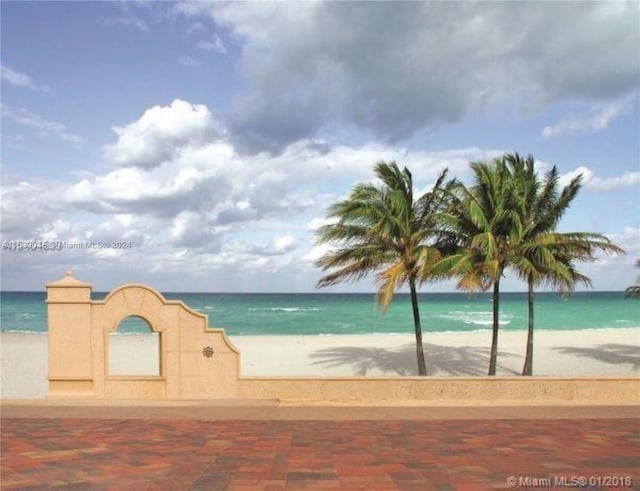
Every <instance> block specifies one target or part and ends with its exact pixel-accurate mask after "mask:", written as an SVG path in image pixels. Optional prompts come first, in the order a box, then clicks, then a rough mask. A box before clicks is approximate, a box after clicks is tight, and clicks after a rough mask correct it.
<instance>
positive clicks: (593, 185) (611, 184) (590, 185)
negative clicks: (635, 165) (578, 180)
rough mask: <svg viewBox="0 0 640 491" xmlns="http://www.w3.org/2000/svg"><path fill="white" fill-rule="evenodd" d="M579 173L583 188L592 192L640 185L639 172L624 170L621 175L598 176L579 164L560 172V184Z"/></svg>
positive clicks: (562, 184) (567, 181)
mask: <svg viewBox="0 0 640 491" xmlns="http://www.w3.org/2000/svg"><path fill="white" fill-rule="evenodd" d="M580 174H581V175H582V184H583V186H584V188H585V189H588V190H590V191H594V192H608V191H615V190H618V189H625V188H632V187H638V186H639V185H640V172H625V173H624V174H623V175H621V176H615V177H599V176H596V175H595V173H594V171H593V170H591V169H589V168H588V167H585V166H580V167H578V168H576V169H575V170H573V171H570V172H567V173H566V174H562V175H561V176H560V179H559V184H560V186H562V187H564V186H566V185H568V184H569V182H570V181H571V180H572V179H574V178H575V177H577V176H578V175H580Z"/></svg>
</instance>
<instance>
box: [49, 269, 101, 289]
mask: <svg viewBox="0 0 640 491" xmlns="http://www.w3.org/2000/svg"><path fill="white" fill-rule="evenodd" d="M51 286H53V287H67V288H78V287H82V288H90V287H91V284H90V283H85V282H84V281H80V280H78V279H77V278H74V277H73V272H72V271H71V270H69V271H67V272H66V274H65V275H64V276H63V277H62V278H60V279H59V280H57V281H51V282H49V283H47V288H49V287H51Z"/></svg>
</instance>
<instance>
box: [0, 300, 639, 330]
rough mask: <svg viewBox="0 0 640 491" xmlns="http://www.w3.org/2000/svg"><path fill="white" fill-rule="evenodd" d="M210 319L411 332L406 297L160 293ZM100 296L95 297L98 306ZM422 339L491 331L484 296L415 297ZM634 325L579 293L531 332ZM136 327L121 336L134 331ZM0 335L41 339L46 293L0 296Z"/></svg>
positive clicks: (231, 325)
mask: <svg viewBox="0 0 640 491" xmlns="http://www.w3.org/2000/svg"><path fill="white" fill-rule="evenodd" d="M164 295H165V297H166V298H168V299H179V300H182V301H184V302H185V303H186V304H187V305H188V306H190V307H191V308H193V309H195V310H196V311H199V312H202V313H204V314H207V315H208V318H209V325H210V326H211V327H223V328H225V329H226V331H227V333H228V334H230V335H262V334H295V335H329V334H373V333H376V334H389V333H411V332H413V320H412V314H411V303H410V300H409V296H408V295H406V294H398V295H397V296H396V297H395V299H394V301H393V304H392V305H391V307H390V308H389V310H388V311H387V312H386V314H384V315H383V314H382V313H381V312H380V310H379V309H378V307H377V305H376V302H375V295H374V294H330V293H311V294H236V293H164ZM104 296H105V294H104V293H94V295H93V297H94V299H100V298H103V297H104ZM500 301H501V309H500V310H501V311H500V324H501V326H502V329H504V330H512V329H526V326H527V296H526V293H504V294H502V295H501V298H500ZM420 309H421V317H422V324H423V330H424V331H425V332H460V331H476V330H483V329H490V328H491V295H490V294H488V293H478V294H471V295H469V294H465V293H433V294H428V293H427V294H421V295H420ZM638 326H640V300H637V299H625V298H624V295H623V294H622V292H580V293H576V294H574V295H572V296H570V297H560V296H558V295H557V294H555V293H538V294H537V295H536V329H562V330H582V329H600V328H626V327H638ZM142 328H144V326H141V325H140V323H136V322H133V323H129V324H128V325H127V326H126V327H123V328H122V329H121V330H122V331H126V330H127V329H129V330H131V331H137V330H139V329H142ZM0 330H2V331H23V332H45V331H46V330H47V320H46V304H45V293H44V292H0Z"/></svg>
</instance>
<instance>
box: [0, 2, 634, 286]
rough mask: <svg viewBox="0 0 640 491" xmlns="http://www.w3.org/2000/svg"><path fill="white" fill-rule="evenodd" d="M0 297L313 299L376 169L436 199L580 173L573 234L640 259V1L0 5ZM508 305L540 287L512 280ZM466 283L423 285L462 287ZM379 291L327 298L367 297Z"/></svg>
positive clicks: (619, 275) (616, 260) (629, 261)
mask: <svg viewBox="0 0 640 491" xmlns="http://www.w3.org/2000/svg"><path fill="white" fill-rule="evenodd" d="M1 9H2V56H1V62H2V72H1V75H2V215H1V217H2V223H1V227H2V240H3V241H15V240H57V241H67V242H73V243H80V242H83V241H86V240H91V241H105V242H111V241H125V242H130V243H131V248H128V249H124V250H116V249H108V248H107V249H101V250H95V249H94V250H87V249H83V250H77V249H76V250H62V251H50V252H42V251H38V252H35V251H34V252H26V251H22V252H18V251H9V250H5V251H3V253H2V259H1V262H2V274H1V279H2V288H3V289H6V290H18V289H26V290H41V289H42V288H43V286H44V283H46V282H47V281H50V280H52V279H56V278H57V277H59V276H61V275H62V273H63V272H64V271H66V270H67V269H70V268H72V269H73V270H74V271H75V273H76V276H78V277H80V278H82V279H84V280H87V281H90V282H92V283H93V284H94V287H95V288H96V289H100V290H104V289H110V288H112V287H114V286H116V285H117V284H119V283H122V282H129V281H134V282H144V283H149V284H151V285H153V286H155V287H157V288H159V289H161V290H164V291H239V292H253V291H267V292H268V291H277V292H286V291H291V292H307V291H314V288H315V283H316V282H317V280H318V279H319V278H320V276H321V273H320V271H319V270H318V269H317V268H316V267H315V266H314V264H313V263H314V260H315V259H317V258H318V257H319V256H320V255H321V254H322V253H323V251H325V249H323V247H321V246H318V245H317V244H315V243H314V230H315V229H316V228H317V227H318V226H319V225H320V224H322V223H323V218H324V216H325V212H326V209H327V207H328V206H329V205H330V204H331V203H332V202H334V201H335V200H337V199H339V198H340V197H342V196H344V195H345V194H346V193H347V192H348V190H349V188H350V187H351V185H352V184H353V183H354V182H356V181H362V180H367V179H370V178H371V177H372V167H373V165H374V164H375V162H376V161H378V160H381V159H384V160H392V159H394V160H396V161H398V162H399V163H400V164H403V165H407V166H408V167H409V168H410V169H411V170H412V171H413V173H414V177H415V181H416V187H417V188H418V189H419V190H424V189H427V187H428V186H429V185H430V184H431V183H432V182H433V180H434V177H435V176H436V175H437V174H438V173H439V172H440V170H441V169H443V168H444V167H448V168H449V169H450V172H451V174H452V175H455V176H456V177H458V178H460V179H462V180H463V181H464V180H468V179H469V169H468V163H469V162H470V161H473V160H478V159H489V158H492V157H494V156H497V155H500V154H501V153H503V152H505V151H518V152H520V153H522V154H529V153H531V154H533V155H534V156H535V158H536V162H537V163H538V164H539V166H540V169H541V171H545V170H547V169H549V168H550V166H551V165H556V166H557V167H558V168H559V170H560V172H561V173H562V175H563V179H565V182H566V180H568V179H570V178H571V176H573V175H576V174H577V173H580V172H581V173H582V174H583V176H584V181H585V184H584V188H583V189H582V191H581V193H580V195H579V196H578V198H577V199H576V200H575V202H574V205H573V206H572V208H571V209H570V210H569V212H568V213H567V214H566V216H565V217H564V219H563V221H562V222H561V225H560V228H561V229H562V230H566V231H569V230H572V231H596V232H600V233H604V234H607V235H608V236H609V237H610V238H611V239H613V240H614V241H615V242H616V243H617V244H619V245H621V246H622V247H624V248H625V249H626V250H627V252H628V254H627V255H625V256H620V257H612V256H603V257H601V258H599V259H598V260H597V261H596V262H594V263H590V264H585V265H583V266H582V271H584V272H585V273H586V274H587V275H589V276H590V277H591V278H592V280H593V286H594V288H595V289H598V290H616V289H623V288H624V287H626V286H627V285H628V284H630V283H632V282H633V281H634V280H635V276H636V270H635V268H634V267H633V265H634V263H635V261H636V260H637V259H638V258H639V257H640V193H639V190H640V168H639V165H640V102H639V101H640V99H639V90H640V20H639V19H640V4H638V3H637V2H602V3H598V2H578V3H571V2H544V3H539V2H532V3H528V2H500V3H498V2H496V3H493V2H480V3H473V2H444V3H419V2H412V3H397V2H376V3H367V2H354V3H347V2H278V3H270V2H237V3H234V2H231V3H228V2H217V3H209V2H189V3H180V2H178V3H172V2H104V3H102V2H2V3H1ZM504 285H505V289H507V290H522V289H523V285H522V284H521V283H520V282H519V281H518V280H516V279H514V278H512V277H509V278H507V280H506V281H505V283H504ZM453 288H454V284H453V282H445V283H438V284H434V285H425V286H424V287H423V289H422V290H423V291H451V290H452V289H453ZM373 289H374V285H373V282H372V281H371V280H365V281H362V282H360V283H358V284H354V285H352V284H346V285H341V286H338V287H336V288H335V289H334V290H333V291H371V290H373Z"/></svg>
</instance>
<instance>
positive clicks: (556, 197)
mask: <svg viewBox="0 0 640 491" xmlns="http://www.w3.org/2000/svg"><path fill="white" fill-rule="evenodd" d="M504 160H505V163H506V165H507V169H508V171H509V174H510V179H511V183H512V185H513V192H514V193H515V194H516V200H515V202H516V203H517V204H518V205H519V207H520V208H519V210H518V213H519V214H520V217H521V218H520V223H521V224H522V225H523V226H522V228H520V230H518V231H516V232H517V235H514V236H513V237H512V239H513V242H512V247H513V250H512V254H511V260H510V262H511V264H512V266H513V268H514V269H515V271H516V272H517V274H518V275H519V276H520V277H522V278H523V279H525V280H526V282H527V291H528V312H529V315H528V328H527V350H526V355H525V361H524V366H523V369H522V375H531V374H532V373H533V329H534V288H535V286H539V285H541V284H545V283H546V284H549V285H550V286H552V287H553V288H554V289H556V290H559V291H561V292H563V293H568V292H572V291H573V290H574V288H575V285H576V284H577V283H583V284H584V285H585V286H590V285H591V281H590V280H589V278H588V277H586V276H585V275H583V274H581V273H579V272H578V271H577V269H576V267H575V265H574V263H575V262H576V261H591V260H593V259H594V257H595V256H594V254H595V252H596V251H602V252H614V253H622V252H624V251H623V250H622V249H620V248H619V247H618V246H616V245H614V244H613V243H611V241H610V240H609V239H608V238H607V237H605V236H604V235H601V234H597V233H580V232H572V233H558V232H556V226H557V224H558V222H559V221H560V218H561V217H562V215H563V214H564V213H565V211H566V210H567V209H568V208H569V206H570V205H571V202H572V201H573V199H574V198H575V197H576V195H577V194H578V191H579V190H580V188H581V186H582V176H581V175H578V176H577V177H575V178H574V179H572V180H571V182H570V183H569V184H568V185H567V186H565V187H564V188H563V189H562V191H561V192H559V193H558V181H559V175H558V171H557V168H556V167H555V166H554V167H553V168H552V169H551V170H550V171H549V172H548V173H547V175H546V176H545V179H544V181H543V182H541V181H540V179H539V177H538V174H537V173H536V172H535V168H534V167H535V165H534V159H533V156H531V155H529V156H528V157H527V158H526V159H523V158H522V157H520V155H518V154H517V153H515V154H506V155H505V157H504Z"/></svg>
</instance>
